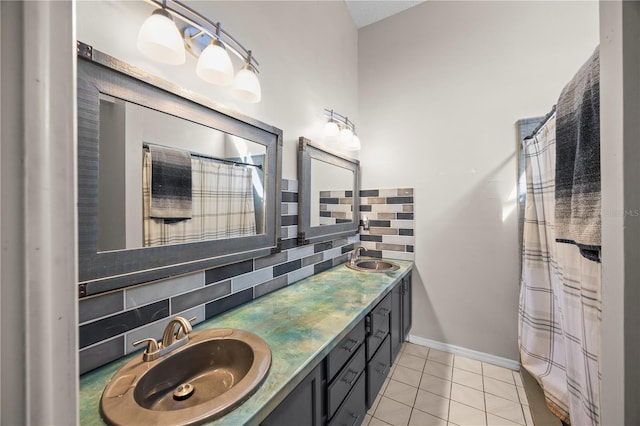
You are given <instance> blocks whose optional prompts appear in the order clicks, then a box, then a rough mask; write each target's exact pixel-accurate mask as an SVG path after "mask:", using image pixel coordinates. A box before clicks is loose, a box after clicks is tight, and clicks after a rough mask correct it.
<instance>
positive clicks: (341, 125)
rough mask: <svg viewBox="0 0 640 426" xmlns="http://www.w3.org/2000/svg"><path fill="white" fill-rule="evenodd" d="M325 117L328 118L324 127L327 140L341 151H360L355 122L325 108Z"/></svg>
mask: <svg viewBox="0 0 640 426" xmlns="http://www.w3.org/2000/svg"><path fill="white" fill-rule="evenodd" d="M324 115H325V117H326V118H327V123H326V124H325V125H324V136H325V139H327V140H329V141H330V142H332V144H333V145H335V146H336V147H337V148H339V149H343V150H345V151H359V150H360V138H358V135H357V134H356V126H355V124H353V121H351V120H349V118H348V117H345V116H343V115H341V114H338V113H337V112H335V111H334V110H332V109H326V108H325V110H324Z"/></svg>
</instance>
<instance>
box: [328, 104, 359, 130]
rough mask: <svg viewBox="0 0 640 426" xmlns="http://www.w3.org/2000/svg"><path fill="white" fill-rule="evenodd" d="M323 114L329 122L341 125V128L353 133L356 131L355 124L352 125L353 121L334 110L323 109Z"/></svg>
mask: <svg viewBox="0 0 640 426" xmlns="http://www.w3.org/2000/svg"><path fill="white" fill-rule="evenodd" d="M324 113H325V117H327V118H328V119H329V120H333V121H335V122H336V123H338V124H339V125H341V126H342V127H344V128H348V129H351V131H352V132H354V133H355V129H356V127H355V124H354V123H353V121H351V120H349V118H348V117H346V116H344V115H342V114H338V113H337V112H335V111H334V110H332V109H327V108H325V109H324Z"/></svg>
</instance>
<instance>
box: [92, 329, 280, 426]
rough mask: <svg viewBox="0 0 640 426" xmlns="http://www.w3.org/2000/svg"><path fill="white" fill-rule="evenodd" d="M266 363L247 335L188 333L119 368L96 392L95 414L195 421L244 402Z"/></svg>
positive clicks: (260, 344) (260, 346) (260, 343)
mask: <svg viewBox="0 0 640 426" xmlns="http://www.w3.org/2000/svg"><path fill="white" fill-rule="evenodd" d="M270 366H271V350H270V349H269V345H267V343H266V342H265V341H264V340H262V339H261V338H260V337H258V336H256V335H255V334H253V333H250V332H247V331H244V330H237V329H212V330H204V331H199V332H192V333H190V334H189V341H188V343H187V344H186V345H184V346H183V347H180V348H179V349H176V350H175V351H173V352H171V353H169V354H167V355H165V356H162V357H160V358H158V359H156V360H153V361H144V360H143V359H142V357H136V359H134V360H132V361H130V362H129V363H128V364H126V365H125V366H124V367H122V368H121V369H120V370H119V371H118V372H117V373H116V374H115V375H114V376H113V377H112V378H111V380H110V381H109V383H108V384H107V387H106V388H105V390H104V392H103V394H102V398H101V400H100V411H101V415H102V417H103V419H104V420H105V421H106V422H107V423H109V424H113V425H125V424H132V425H139V424H149V425H151V424H156V425H159V424H184V425H192V424H200V423H203V422H205V421H210V420H213V419H215V418H218V417H220V416H222V415H224V414H226V413H228V412H229V411H231V410H233V409H234V408H236V407H238V406H239V405H240V404H242V403H243V402H244V401H246V400H247V399H248V398H249V397H250V396H251V395H252V394H253V393H254V392H255V391H256V390H257V389H258V388H259V387H260V385H261V384H262V382H263V381H264V379H265V377H266V375H267V373H268V371H269V367H270Z"/></svg>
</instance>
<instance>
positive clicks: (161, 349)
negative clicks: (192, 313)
mask: <svg viewBox="0 0 640 426" xmlns="http://www.w3.org/2000/svg"><path fill="white" fill-rule="evenodd" d="M194 320H195V317H194V318H191V319H190V320H187V319H185V318H183V317H175V318H172V319H171V321H169V324H167V326H166V327H165V329H164V333H163V334H162V340H161V341H156V339H154V338H151V337H147V338H145V339H142V340H138V341H137V342H134V343H133V346H138V345H141V344H143V343H147V349H145V351H144V353H143V354H142V360H143V361H145V362H147V361H154V360H156V359H158V358H160V357H161V356H163V355H166V354H168V353H169V352H171V351H173V350H174V349H178V348H179V347H181V346H183V345H185V344H186V343H187V342H188V341H189V333H191V330H193V328H192V327H191V322H190V321H194Z"/></svg>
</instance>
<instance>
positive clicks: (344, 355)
mask: <svg viewBox="0 0 640 426" xmlns="http://www.w3.org/2000/svg"><path fill="white" fill-rule="evenodd" d="M410 328H411V274H410V273H409V274H407V275H406V276H405V277H403V278H402V280H401V281H400V282H398V283H397V284H396V285H395V286H394V288H393V290H392V291H391V292H390V293H389V294H387V295H386V296H385V297H384V298H383V299H382V300H381V301H380V302H379V303H378V304H377V305H376V307H375V308H373V309H372V310H371V311H370V312H369V313H368V314H367V315H366V317H365V318H363V319H362V320H361V321H360V322H359V323H358V324H357V325H356V326H355V327H354V328H353V329H352V330H351V331H350V332H349V333H348V334H347V335H346V336H345V337H344V338H343V339H342V340H341V341H340V343H338V344H337V345H336V347H335V348H333V350H332V351H331V352H330V353H329V355H327V356H326V358H325V359H324V360H323V361H322V362H321V363H320V364H319V365H318V367H316V368H315V369H314V370H313V371H312V372H311V373H310V374H309V375H308V376H307V377H306V378H305V379H304V380H303V381H302V382H301V383H300V384H299V385H298V386H297V387H296V388H295V389H294V390H293V391H292V392H291V394H289V396H288V397H287V398H286V399H285V400H284V401H283V402H282V403H280V405H279V406H278V407H277V408H276V409H275V410H274V411H273V412H272V413H271V414H269V416H268V417H267V418H266V419H265V420H264V421H263V422H262V426H288V425H292V426H293V425H295V426H320V425H328V426H359V425H360V424H362V422H363V420H364V417H365V414H366V412H367V409H368V408H369V407H371V405H372V404H373V401H374V400H375V398H376V396H377V395H378V392H379V391H380V389H381V387H382V385H383V384H384V381H385V379H386V378H387V374H389V370H390V369H391V365H392V363H393V360H394V359H395V357H396V355H397V354H398V352H399V351H400V347H401V346H402V342H403V341H404V339H405V338H406V336H407V334H408V332H409V329H410Z"/></svg>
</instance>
